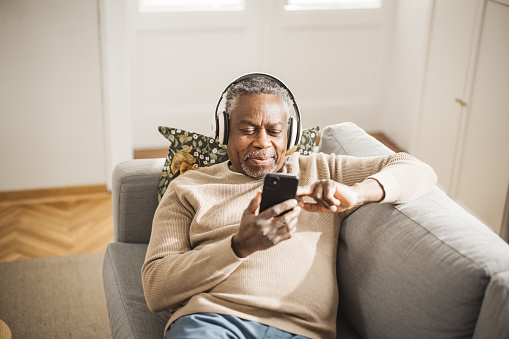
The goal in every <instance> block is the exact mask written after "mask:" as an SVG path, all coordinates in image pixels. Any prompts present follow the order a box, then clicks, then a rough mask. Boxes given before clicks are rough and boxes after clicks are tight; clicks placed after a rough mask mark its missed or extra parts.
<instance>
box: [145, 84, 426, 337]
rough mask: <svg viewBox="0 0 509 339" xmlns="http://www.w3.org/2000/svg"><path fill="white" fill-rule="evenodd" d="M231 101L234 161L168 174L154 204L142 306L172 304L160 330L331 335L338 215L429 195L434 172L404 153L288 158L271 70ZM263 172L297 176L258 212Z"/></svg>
mask: <svg viewBox="0 0 509 339" xmlns="http://www.w3.org/2000/svg"><path fill="white" fill-rule="evenodd" d="M226 99H227V100H226V113H227V116H228V118H229V134H228V148H227V151H228V156H229V159H230V161H229V162H225V163H221V164H217V165H214V166H211V167H208V168H203V169H200V170H197V171H191V172H187V173H186V174H184V175H181V176H180V177H178V178H177V179H175V180H174V181H172V183H171V184H170V185H169V187H168V190H167V191H166V193H165V195H164V197H163V199H162V200H161V203H160V205H159V207H158V209H157V211H156V214H155V217H154V222H153V229H152V235H151V239H150V243H149V247H148V251H147V255H146V260H145V263H144V265H143V268H142V276H143V286H144V291H145V297H146V300H147V303H148V306H149V308H150V309H151V310H152V311H156V312H157V311H161V310H166V309H170V314H171V317H170V320H169V322H168V325H167V326H169V329H168V330H167V332H166V337H167V338H237V337H238V338H263V337H267V338H271V337H278V338H302V337H312V338H334V337H335V321H336V313H337V308H338V293H337V285H336V272H335V258H336V253H337V252H336V248H337V243H338V237H339V227H340V224H341V222H342V220H343V219H344V218H345V217H346V216H348V215H349V214H350V213H351V212H352V211H354V210H355V208H357V207H359V206H361V205H362V204H365V203H367V202H383V203H401V202H405V201H408V200H412V199H415V198H418V197H420V196H423V195H425V194H426V193H428V192H429V191H430V190H431V189H432V187H433V185H434V184H435V182H436V176H435V173H434V172H433V170H432V169H431V168H430V167H429V166H427V165H426V164H424V163H422V162H420V161H418V160H417V159H415V158H413V157H411V156H409V155H407V154H404V153H399V154H395V155H392V156H384V157H370V158H355V157H348V156H335V155H326V154H312V155H310V156H300V155H299V154H298V153H294V154H292V155H291V156H288V157H285V152H286V149H287V145H288V143H287V138H288V133H287V128H288V115H289V114H290V108H291V107H292V103H291V99H290V98H289V97H288V93H287V92H286V90H285V89H284V88H282V86H281V85H280V84H279V83H278V82H277V81H274V80H273V79H271V77H269V76H254V77H247V78H244V79H243V80H242V81H239V82H237V83H235V84H234V85H231V86H230V87H229V89H228V94H227V97H226ZM270 172H281V173H291V174H296V175H298V176H299V177H300V185H301V186H300V187H299V190H298V193H297V194H298V200H295V199H291V200H288V201H285V202H283V203H281V204H279V205H276V206H274V207H272V208H269V209H268V210H266V211H264V212H263V213H259V206H260V202H261V193H260V190H261V186H262V184H263V177H264V176H265V174H267V173H270ZM286 210H289V212H288V213H286V214H283V215H280V213H281V212H283V211H286Z"/></svg>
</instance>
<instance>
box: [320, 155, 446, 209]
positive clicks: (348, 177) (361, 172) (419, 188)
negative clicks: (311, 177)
mask: <svg viewBox="0 0 509 339" xmlns="http://www.w3.org/2000/svg"><path fill="white" fill-rule="evenodd" d="M328 163H329V165H328V166H329V170H330V175H331V177H332V179H334V180H336V181H338V182H341V183H344V184H346V185H353V184H355V183H359V182H362V181H364V180H367V179H375V180H377V181H378V182H379V183H380V185H382V187H383V189H384V192H385V196H384V199H383V200H382V201H381V202H382V203H394V204H399V203H403V202H407V201H411V200H414V199H417V198H420V197H422V196H424V195H426V194H428V193H429V192H431V190H432V189H433V187H434V185H435V184H436V182H437V177H436V174H435V172H434V171H433V169H432V168H431V167H430V166H428V165H427V164H425V163H423V162H422V161H419V160H418V159H416V158H415V157H413V156H411V155H409V154H406V153H396V154H392V155H387V156H379V157H351V156H334V160H332V159H329V161H328Z"/></svg>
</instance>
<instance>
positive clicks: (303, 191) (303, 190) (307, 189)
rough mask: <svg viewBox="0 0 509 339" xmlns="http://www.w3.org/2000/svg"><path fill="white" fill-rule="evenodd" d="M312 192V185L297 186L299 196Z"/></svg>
mask: <svg viewBox="0 0 509 339" xmlns="http://www.w3.org/2000/svg"><path fill="white" fill-rule="evenodd" d="M312 193H313V188H312V187H311V185H306V186H299V187H297V196H298V197H301V196H309V195H311V194H312Z"/></svg>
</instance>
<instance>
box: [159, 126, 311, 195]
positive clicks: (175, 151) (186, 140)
mask: <svg viewBox="0 0 509 339" xmlns="http://www.w3.org/2000/svg"><path fill="white" fill-rule="evenodd" d="M159 132H160V133H161V134H162V135H163V136H164V137H165V138H166V139H168V141H169V142H170V147H169V149H168V155H167V156H166V161H165V163H164V167H163V170H162V172H161V178H160V179H159V190H158V195H157V198H158V201H161V198H162V197H163V195H164V192H166V189H167V188H168V185H169V184H170V182H171V181H172V180H173V179H175V178H176V177H178V176H179V175H180V174H183V173H185V172H187V171H189V170H195V169H198V168H200V167H206V166H212V165H214V164H219V163H221V162H224V161H227V160H228V154H227V153H226V146H225V145H222V144H221V143H219V141H218V140H217V139H215V138H211V137H208V136H205V135H202V134H199V133H194V132H189V131H185V130H181V129H177V128H171V127H165V126H159ZM319 132H320V127H318V126H316V127H313V128H309V129H305V130H303V131H302V138H301V141H300V143H299V144H298V145H297V146H294V147H292V148H291V149H289V150H288V151H287V152H286V155H289V154H292V153H294V152H299V153H301V154H302V155H308V154H310V153H312V152H313V150H314V147H315V141H316V138H317V136H318V134H319Z"/></svg>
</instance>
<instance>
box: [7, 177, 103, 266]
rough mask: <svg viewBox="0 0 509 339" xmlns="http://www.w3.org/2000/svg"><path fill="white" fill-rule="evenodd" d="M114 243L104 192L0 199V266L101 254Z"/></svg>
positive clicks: (41, 193)
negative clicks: (40, 259) (25, 260)
mask: <svg viewBox="0 0 509 339" xmlns="http://www.w3.org/2000/svg"><path fill="white" fill-rule="evenodd" d="M27 195H31V196H32V197H27ZM112 241H113V218H112V212H111V195H110V193H108V192H107V191H106V187H105V186H100V187H99V188H98V189H93V190H91V189H90V187H88V186H87V187H83V188H75V189H72V190H51V189H50V190H35V191H25V192H7V193H1V194H0V262H6V261H15V260H23V259H33V258H44V257H54V256H65V255H72V254H81V253H95V252H101V251H104V250H105V249H106V245H107V244H108V243H110V242H112Z"/></svg>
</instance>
